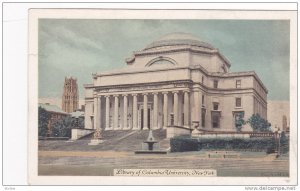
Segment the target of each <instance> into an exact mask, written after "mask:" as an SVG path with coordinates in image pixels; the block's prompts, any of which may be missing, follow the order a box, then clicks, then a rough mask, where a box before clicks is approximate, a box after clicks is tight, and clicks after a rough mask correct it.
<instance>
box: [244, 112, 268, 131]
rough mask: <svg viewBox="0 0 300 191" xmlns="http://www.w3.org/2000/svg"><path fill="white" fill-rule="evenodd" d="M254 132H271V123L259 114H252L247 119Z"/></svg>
mask: <svg viewBox="0 0 300 191" xmlns="http://www.w3.org/2000/svg"><path fill="white" fill-rule="evenodd" d="M247 123H249V124H250V126H251V127H252V129H253V131H255V132H271V123H269V122H268V121H267V120H265V119H264V118H262V117H261V116H260V115H259V114H253V115H252V116H251V117H250V118H249V119H248V121H247Z"/></svg>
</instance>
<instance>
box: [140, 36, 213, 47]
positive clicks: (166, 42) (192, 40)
mask: <svg viewBox="0 0 300 191" xmlns="http://www.w3.org/2000/svg"><path fill="white" fill-rule="evenodd" d="M178 45H191V46H198V47H203V48H208V49H215V48H214V47H213V46H212V45H210V44H209V43H206V42H204V41H202V40H201V39H199V38H198V37H196V36H194V35H192V34H189V33H170V34H167V35H165V36H162V37H161V38H159V39H157V40H155V41H154V42H152V43H151V44H149V45H148V46H147V47H146V48H145V49H144V50H147V49H151V48H158V47H163V46H178Z"/></svg>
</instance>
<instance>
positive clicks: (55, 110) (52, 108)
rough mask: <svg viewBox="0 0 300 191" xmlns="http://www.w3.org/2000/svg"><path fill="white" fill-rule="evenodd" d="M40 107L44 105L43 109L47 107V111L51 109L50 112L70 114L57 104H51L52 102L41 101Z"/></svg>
mask: <svg viewBox="0 0 300 191" xmlns="http://www.w3.org/2000/svg"><path fill="white" fill-rule="evenodd" d="M39 107H42V108H43V109H45V110H46V111H49V112H55V113H61V114H66V115H68V113H67V112H64V111H63V110H62V109H60V108H59V107H58V106H56V105H50V104H46V103H39Z"/></svg>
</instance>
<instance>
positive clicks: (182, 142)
mask: <svg viewBox="0 0 300 191" xmlns="http://www.w3.org/2000/svg"><path fill="white" fill-rule="evenodd" d="M170 145H171V152H184V151H197V150H198V141H197V139H192V138H190V137H186V136H179V137H174V138H171V139H170Z"/></svg>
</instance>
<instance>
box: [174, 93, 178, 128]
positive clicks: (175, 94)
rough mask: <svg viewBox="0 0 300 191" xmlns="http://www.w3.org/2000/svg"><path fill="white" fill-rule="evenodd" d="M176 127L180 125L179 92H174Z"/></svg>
mask: <svg viewBox="0 0 300 191" xmlns="http://www.w3.org/2000/svg"><path fill="white" fill-rule="evenodd" d="M173 95H174V109H173V112H174V125H178V92H177V91H174V92H173Z"/></svg>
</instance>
